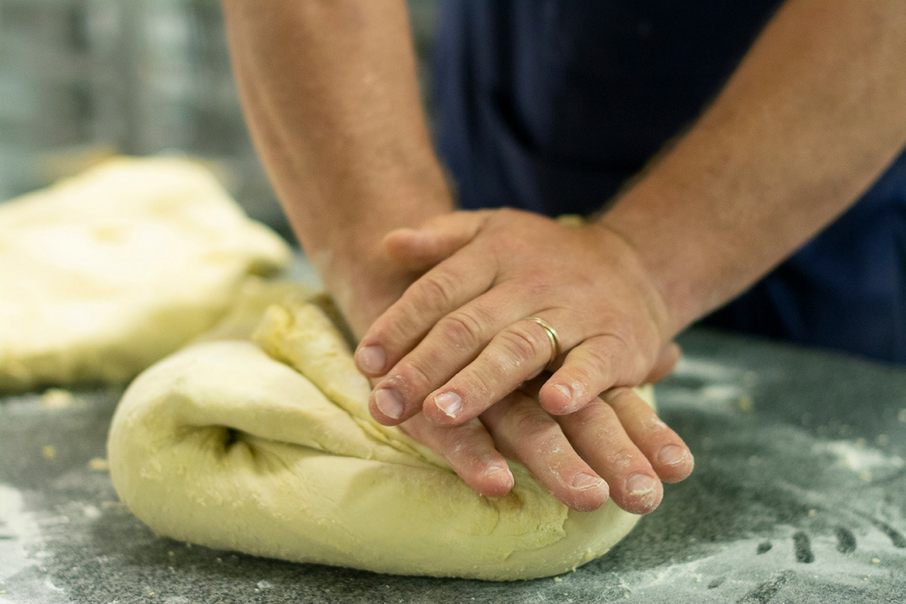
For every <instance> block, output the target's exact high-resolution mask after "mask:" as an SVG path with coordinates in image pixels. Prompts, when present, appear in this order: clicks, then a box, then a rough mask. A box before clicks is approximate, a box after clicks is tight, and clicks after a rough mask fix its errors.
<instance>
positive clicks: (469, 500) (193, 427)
mask: <svg viewBox="0 0 906 604" xmlns="http://www.w3.org/2000/svg"><path fill="white" fill-rule="evenodd" d="M255 340H256V341H257V342H258V344H259V345H258V346H256V345H255V344H254V343H252V342H249V341H241V340H231V341H219V342H217V341H215V342H204V343H200V344H196V345H193V346H190V347H189V348H187V349H185V350H183V351H181V352H179V353H177V354H176V355H174V356H171V357H170V358H168V359H165V360H164V361H161V362H160V363H158V364H157V365H155V366H153V367H151V368H150V369H148V370H147V371H146V372H144V373H143V374H142V375H141V376H139V377H138V379H136V381H135V382H134V383H133V384H132V385H131V386H130V387H129V389H128V391H127V392H126V394H125V395H124V396H123V399H122V401H121V402H120V405H119V407H118V409H117V411H116V414H115V416H114V419H113V425H112V428H111V431H110V437H109V442H108V458H109V460H110V471H111V477H112V479H113V484H114V486H115V487H116V490H117V493H119V496H120V498H121V499H122V500H123V501H124V502H125V503H126V505H128V507H129V508H130V509H131V510H132V511H133V512H134V513H135V514H136V516H138V517H139V518H140V519H141V520H143V521H144V522H145V523H147V524H148V525H149V526H150V527H151V528H152V529H153V530H154V531H155V532H156V533H157V534H159V535H163V536H167V537H172V538H174V539H179V540H185V541H189V542H193V543H199V544H203V545H207V546H209V547H213V548H218V549H232V550H240V551H243V552H247V553H251V554H255V555H260V556H269V557H275V558H282V559H285V560H293V561H298V562H315V563H322V564H331V565H338V566H347V567H353V568H360V569H366V570H371V571H377V572H384V573H392V574H404V575H432V576H451V577H468V578H477V579H492V580H511V579H527V578H534V577H542V576H548V575H553V574H559V573H562V572H565V571H568V570H571V569H574V568H576V567H577V566H578V565H580V564H583V563H585V562H588V561H589V560H592V559H594V558H596V557H598V556H600V555H601V554H603V553H604V552H606V551H607V550H608V549H609V548H610V547H611V546H612V545H613V544H614V543H616V542H617V541H619V540H620V539H621V538H622V537H623V536H625V535H626V534H627V533H628V532H629V530H630V529H631V528H632V526H633V525H634V524H635V523H636V521H637V520H638V517H637V516H635V515H632V514H629V513H628V512H624V511H623V510H621V509H619V508H618V507H617V506H616V505H615V504H614V503H613V502H608V503H607V504H606V505H604V506H603V507H602V508H600V509H598V510H597V511H594V512H590V513H580V512H575V511H572V510H569V509H568V508H567V507H566V506H564V505H563V504H561V503H560V502H559V501H557V500H556V499H554V498H553V497H552V496H551V495H550V494H549V493H547V492H546V490H545V489H544V488H543V487H541V486H540V485H539V484H538V483H536V482H535V481H534V480H533V479H532V478H531V477H530V476H529V474H528V472H527V471H526V470H525V469H524V468H523V467H521V466H520V465H518V464H515V463H514V464H511V468H512V470H513V474H514V476H515V478H516V486H515V487H514V489H513V491H512V492H511V493H510V494H509V495H507V496H506V497H501V498H486V497H482V496H480V495H478V494H477V493H475V492H474V491H472V490H471V489H470V488H469V487H468V486H466V484H465V483H464V482H463V481H462V480H461V479H460V478H459V477H458V476H456V475H455V474H454V473H453V472H452V470H450V468H449V466H448V465H447V464H446V463H445V462H444V461H443V459H441V458H440V457H439V456H437V455H435V454H434V453H432V452H431V451H429V450H427V449H426V448H424V447H423V446H421V445H420V444H418V443H416V442H415V441H413V440H412V439H410V438H408V437H407V436H406V435H404V434H403V433H402V432H401V431H399V430H398V429H396V428H389V427H385V426H381V425H379V424H377V423H376V422H374V421H372V420H371V418H370V416H369V414H368V410H367V401H368V396H369V393H370V385H369V382H368V380H367V379H365V378H364V377H363V376H362V375H361V374H359V373H358V372H357V371H356V369H355V366H354V364H353V360H352V355H351V353H350V351H349V348H348V347H347V346H346V342H345V341H344V338H343V337H342V335H341V334H340V333H339V332H338V331H337V330H336V329H335V328H334V327H333V325H332V323H331V321H330V319H329V318H328V315H327V314H325V312H324V311H323V310H322V308H321V307H319V306H318V305H315V304H297V303H290V304H285V305H278V306H272V307H271V308H269V309H268V311H267V313H266V314H265V316H264V318H263V320H262V322H261V324H260V325H259V327H258V329H257V331H256V333H255ZM265 350H266V351H267V352H265ZM643 394H644V395H645V396H650V389H649V390H648V391H645V392H644V393H643ZM649 400H650V399H649Z"/></svg>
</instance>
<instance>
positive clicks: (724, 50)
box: [433, 0, 906, 363]
mask: <svg viewBox="0 0 906 604" xmlns="http://www.w3.org/2000/svg"><path fill="white" fill-rule="evenodd" d="M780 4H781V0H749V1H748V2H726V1H725V0H697V1H696V2H677V1H676V0H624V1H619V0H594V1H593V0H443V2H442V3H441V10H440V15H439V32H438V39H437V45H436V48H435V52H436V56H435V70H434V71H435V81H434V90H433V93H434V105H435V111H436V115H435V126H436V136H437V144H438V148H439V151H440V154H441V156H442V158H443V160H444V162H445V163H446V165H447V167H448V169H449V170H450V172H451V174H452V175H453V178H454V181H455V183H456V187H457V194H458V197H459V202H460V205H461V207H463V208H487V207H502V206H509V207H517V208H523V209H526V210H530V211H535V212H540V213H543V214H546V215H549V216H554V215H558V214H564V213H579V214H588V213H590V212H593V211H596V210H599V209H600V208H601V207H603V206H604V205H605V203H606V202H607V200H609V199H611V198H612V196H613V195H614V194H615V193H616V192H617V190H618V189H619V187H620V186H621V185H622V184H624V183H625V181H626V180H627V179H628V178H630V177H631V176H632V175H634V174H635V173H637V172H638V171H639V170H640V169H641V168H642V167H643V165H644V164H645V163H646V162H647V161H648V160H649V159H650V158H651V156H652V155H653V154H654V153H655V152H657V151H658V150H659V149H660V148H661V147H662V146H663V145H664V144H665V143H666V142H667V141H669V140H670V139H671V138H672V137H675V136H677V135H678V134H680V133H681V132H682V130H683V128H685V127H687V126H688V125H689V124H690V122H691V121H692V120H694V118H695V117H696V116H697V115H699V114H700V113H701V111H702V110H703V108H704V107H705V105H706V104H707V103H708V102H709V101H710V100H711V99H712V98H713V97H714V95H715V94H716V93H717V91H718V90H719V89H720V87H721V86H722V84H723V83H724V82H725V81H726V79H727V78H728V77H729V75H730V73H731V72H732V70H733V69H734V68H735V66H736V65H737V64H738V62H739V60H740V59H741V57H742V56H743V54H744V53H745V52H746V50H747V49H748V47H749V46H750V45H751V43H752V41H753V40H754V38H755V36H756V35H757V34H758V32H759V31H760V30H761V28H762V27H763V26H764V24H765V23H767V21H768V20H769V19H770V17H771V15H772V14H773V12H774V11H775V10H776V9H777V7H778V6H779V5H780ZM765 236H770V234H765ZM705 323H707V324H710V325H714V326H719V327H722V328H728V329H732V330H736V331H741V332H744V333H749V334H757V335H763V336H768V337H774V338H782V339H788V340H792V341H795V342H798V343H801V344H806V345H812V346H820V347H826V348H834V349H838V350H843V351H848V352H852V353H857V354H861V355H864V356H868V357H872V358H876V359H882V360H888V361H896V362H900V363H906V153H904V154H903V155H901V156H900V157H899V158H898V159H897V160H896V161H895V163H894V164H893V165H892V166H891V167H890V168H889V169H888V171H887V172H886V173H885V174H884V175H883V176H882V177H881V178H880V179H879V181H878V182H877V183H876V184H875V185H874V186H873V188H872V189H871V190H870V191H868V192H867V193H866V194H865V196H864V197H863V198H862V199H861V200H860V201H859V202H858V203H857V204H856V205H855V206H853V207H852V208H851V209H850V210H849V211H848V212H847V213H846V214H844V215H843V216H842V217H841V218H840V219H838V220H837V221H836V222H835V223H834V224H832V225H831V226H830V227H829V228H827V229H826V230H825V231H824V232H822V233H821V234H820V235H819V236H817V237H816V238H815V239H813V240H812V241H811V242H809V243H808V244H806V245H805V246H804V247H803V248H802V249H801V250H799V251H798V252H797V253H796V254H795V255H793V256H792V257H791V258H789V259H788V260H787V261H786V262H784V263H783V264H782V265H781V266H779V267H778V268H777V269H776V270H774V271H773V272H772V273H771V274H769V275H768V276H767V277H765V278H764V279H763V280H761V281H760V282H758V283H757V284H756V285H755V286H754V287H752V288H751V289H750V290H749V291H747V292H746V293H744V294H743V295H742V296H740V297H739V298H738V299H736V300H734V301H733V302H731V303H730V304H728V305H727V306H725V307H724V308H722V309H720V310H719V311H717V312H716V313H714V314H713V315H712V316H710V317H708V318H706V319H705Z"/></svg>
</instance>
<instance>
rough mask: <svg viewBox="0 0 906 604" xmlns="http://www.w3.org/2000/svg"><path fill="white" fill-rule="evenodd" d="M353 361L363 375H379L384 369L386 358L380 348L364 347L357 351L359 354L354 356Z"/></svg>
mask: <svg viewBox="0 0 906 604" xmlns="http://www.w3.org/2000/svg"><path fill="white" fill-rule="evenodd" d="M355 360H356V363H357V364H358V366H359V369H361V370H362V371H364V372H365V373H380V372H381V370H382V369H384V363H386V362H387V357H386V356H385V355H384V349H383V348H381V347H380V346H366V347H365V348H361V349H359V352H358V353H357V354H356V355H355Z"/></svg>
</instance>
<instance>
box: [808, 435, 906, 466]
mask: <svg viewBox="0 0 906 604" xmlns="http://www.w3.org/2000/svg"><path fill="white" fill-rule="evenodd" d="M813 451H814V452H815V453H818V454H822V453H824V454H828V453H829V454H831V455H833V456H834V457H836V458H837V465H838V466H839V467H842V468H846V469H848V470H852V471H853V472H864V471H866V470H868V471H872V470H899V469H901V468H903V467H904V466H906V462H904V461H903V458H901V457H899V456H896V455H893V456H890V455H887V454H886V453H884V452H883V451H881V450H880V449H876V448H874V447H869V446H867V445H866V444H865V443H864V442H863V441H859V440H835V441H823V442H818V443H815V445H814V447H813Z"/></svg>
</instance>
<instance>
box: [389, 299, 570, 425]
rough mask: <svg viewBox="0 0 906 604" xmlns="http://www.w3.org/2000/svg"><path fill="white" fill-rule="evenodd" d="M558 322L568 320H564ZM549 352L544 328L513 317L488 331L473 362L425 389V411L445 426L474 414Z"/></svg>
mask: <svg viewBox="0 0 906 604" xmlns="http://www.w3.org/2000/svg"><path fill="white" fill-rule="evenodd" d="M488 297H489V298H491V295H490V294H489V295H488ZM503 297H504V298H505V299H506V298H509V295H508V294H507V293H506V292H504V293H503ZM545 316H546V317H554V318H553V319H552V320H553V321H556V317H557V316H558V313H557V312H556V311H550V313H549V314H547V315H545ZM562 323H563V324H564V325H569V323H567V322H565V321H563V322H562ZM432 335H433V334H432ZM577 335H578V334H577V333H576V332H573V331H572V330H571V329H568V328H567V329H566V330H565V331H564V333H563V334H562V336H563V337H564V340H565V341H566V342H572V341H573V339H574V338H575V337H577ZM433 341H435V342H436V340H433ZM431 346H432V343H431V342H429V341H428V340H427V339H426V340H425V341H424V342H423V343H422V344H420V345H419V347H418V348H416V349H415V350H414V351H413V352H412V353H411V354H410V355H408V356H407V357H406V358H404V359H403V361H402V362H401V363H400V365H405V364H406V363H408V362H410V358H415V357H416V356H417V355H420V354H423V350H427V349H429V348H430V347H431ZM553 352H554V351H553V348H552V346H551V341H550V339H549V337H548V333H547V331H546V330H545V328H544V327H542V326H541V325H539V324H538V323H536V322H535V321H532V320H528V319H523V320H517V321H516V322H514V323H511V324H509V325H507V326H506V327H505V328H503V329H501V330H500V331H499V332H498V333H496V335H493V337H492V338H491V339H490V342H489V343H488V344H487V346H485V348H484V349H483V350H482V351H481V352H480V353H479V354H478V356H477V357H476V358H475V360H474V361H472V362H471V363H469V364H468V365H466V366H465V367H464V368H463V369H461V370H460V371H458V372H457V373H456V374H455V375H454V376H453V377H452V378H451V379H449V381H447V382H446V383H443V385H442V386H440V387H439V388H437V390H434V391H433V392H430V394H429V393H426V398H425V399H424V407H423V409H424V412H425V415H426V416H427V417H428V419H429V420H430V421H432V422H434V423H437V424H439V425H446V426H451V425H456V424H459V423H462V422H464V421H468V420H470V419H472V418H473V417H477V416H478V415H480V414H482V413H484V411H485V410H486V409H488V408H489V407H491V405H493V404H495V403H496V402H497V401H500V400H501V399H503V398H504V397H505V396H506V395H507V394H509V393H511V392H513V391H514V390H516V389H517V388H518V387H519V386H520V385H521V384H522V383H523V382H525V381H527V380H529V379H531V378H533V377H535V376H536V375H538V374H539V373H541V371H542V370H543V369H544V367H545V366H547V365H548V363H549V362H550V361H551V355H552V354H553ZM394 371H395V370H394Z"/></svg>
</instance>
